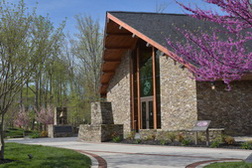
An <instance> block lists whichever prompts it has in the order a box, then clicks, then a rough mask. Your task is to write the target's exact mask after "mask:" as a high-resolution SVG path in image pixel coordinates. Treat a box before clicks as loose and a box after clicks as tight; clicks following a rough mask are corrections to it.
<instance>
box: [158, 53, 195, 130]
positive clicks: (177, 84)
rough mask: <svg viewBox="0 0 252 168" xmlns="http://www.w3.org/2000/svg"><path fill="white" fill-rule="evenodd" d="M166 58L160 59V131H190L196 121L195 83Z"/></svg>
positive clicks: (185, 70) (185, 72) (183, 70)
mask: <svg viewBox="0 0 252 168" xmlns="http://www.w3.org/2000/svg"><path fill="white" fill-rule="evenodd" d="M189 75H190V72H188V70H187V69H182V68H180V67H179V64H178V63H176V62H174V61H173V60H172V59H171V58H169V57H167V56H162V57H160V92H161V93H160V96H161V128H162V130H171V131H174V130H185V129H191V128H192V127H193V125H194V123H195V121H196V120H197V100H196V98H197V97H196V82H195V80H192V79H190V78H189V77H188V76H189Z"/></svg>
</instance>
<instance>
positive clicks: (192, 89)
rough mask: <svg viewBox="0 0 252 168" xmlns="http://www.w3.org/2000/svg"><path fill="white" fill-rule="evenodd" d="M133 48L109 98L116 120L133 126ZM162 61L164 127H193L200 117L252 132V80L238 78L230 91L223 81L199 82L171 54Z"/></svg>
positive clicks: (215, 125) (214, 124)
mask: <svg viewBox="0 0 252 168" xmlns="http://www.w3.org/2000/svg"><path fill="white" fill-rule="evenodd" d="M130 54H131V53H130V52H127V53H126V54H125V56H124V57H123V58H122V61H121V64H120V65H119V66H118V68H117V69H116V73H115V75H114V77H113V79H112V80H111V82H110V84H109V88H108V93H107V100H108V101H109V102H112V108H113V118H114V122H115V124H123V125H124V135H127V134H128V133H129V132H130V130H131V127H130V124H131V116H130V107H131V106H130V59H129V58H130ZM159 62H160V98H161V130H163V131H178V130H190V129H192V127H193V125H194V123H195V121H196V120H211V121H212V122H211V124H210V128H217V129H219V128H224V129H225V133H227V134H230V135H252V120H251V118H252V108H251V102H252V81H236V82H233V83H232V90H231V91H226V89H225V87H226V86H225V85H224V84H223V82H216V89H215V90H212V89H211V84H210V82H198V81H195V80H193V79H191V78H190V75H191V74H190V72H189V71H188V70H187V69H186V68H182V67H181V66H180V64H179V63H177V62H175V61H174V60H172V59H171V58H169V57H167V56H162V57H160V58H159Z"/></svg>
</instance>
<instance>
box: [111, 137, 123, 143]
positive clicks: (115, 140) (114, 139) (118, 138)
mask: <svg viewBox="0 0 252 168" xmlns="http://www.w3.org/2000/svg"><path fill="white" fill-rule="evenodd" d="M112 141H113V142H121V141H122V139H121V137H120V136H115V137H113V138H112Z"/></svg>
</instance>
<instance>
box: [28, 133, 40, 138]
mask: <svg viewBox="0 0 252 168" xmlns="http://www.w3.org/2000/svg"><path fill="white" fill-rule="evenodd" d="M29 137H30V138H40V134H39V133H33V134H31V135H29Z"/></svg>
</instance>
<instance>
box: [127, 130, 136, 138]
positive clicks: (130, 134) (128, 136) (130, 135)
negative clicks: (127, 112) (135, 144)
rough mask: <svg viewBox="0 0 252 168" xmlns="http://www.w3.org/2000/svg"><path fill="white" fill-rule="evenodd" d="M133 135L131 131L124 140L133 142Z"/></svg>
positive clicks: (134, 133) (133, 132)
mask: <svg viewBox="0 0 252 168" xmlns="http://www.w3.org/2000/svg"><path fill="white" fill-rule="evenodd" d="M135 135H136V132H135V131H131V132H130V133H129V134H128V135H127V137H126V139H129V140H134V139H135Z"/></svg>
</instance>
